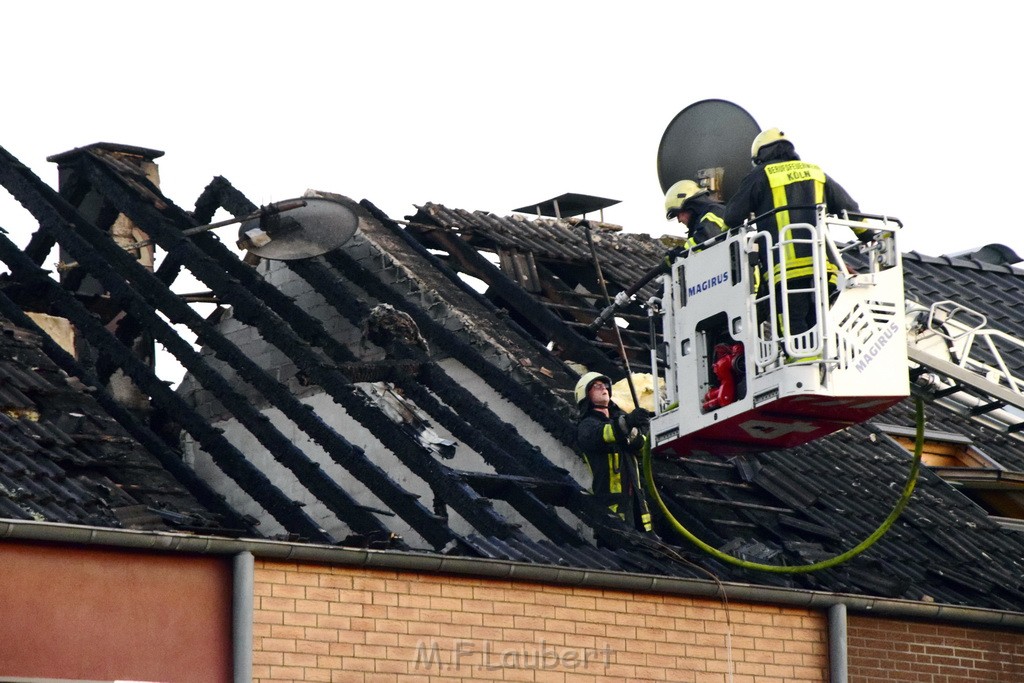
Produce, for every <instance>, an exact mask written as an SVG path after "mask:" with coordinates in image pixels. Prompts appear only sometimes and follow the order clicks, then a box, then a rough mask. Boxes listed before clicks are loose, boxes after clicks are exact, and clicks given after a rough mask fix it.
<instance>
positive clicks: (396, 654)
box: [253, 560, 828, 683]
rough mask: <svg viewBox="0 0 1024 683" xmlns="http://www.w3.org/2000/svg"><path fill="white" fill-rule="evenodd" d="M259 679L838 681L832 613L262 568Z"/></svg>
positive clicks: (389, 574)
mask: <svg viewBox="0 0 1024 683" xmlns="http://www.w3.org/2000/svg"><path fill="white" fill-rule="evenodd" d="M255 593H256V596H255V625H254V636H255V637H254V649H255V653H254V669H253V678H254V680H257V681H286V680H287V681H360V682H363V681H365V682H370V681H424V680H428V679H429V680H440V681H466V682H469V681H478V680H515V681H538V682H543V681H552V682H557V683H582V682H584V681H591V680H602V681H623V682H625V681H644V680H655V681H683V682H687V681H689V682H694V683H697V682H700V683H725V681H727V680H730V679H729V678H728V674H729V672H730V669H731V672H732V673H733V678H732V679H731V680H733V681H735V683H753V681H755V680H756V681H758V683H782V682H783V681H786V682H787V683H791V682H799V681H824V680H826V679H827V651H828V646H827V635H826V619H825V615H824V614H822V613H816V612H812V611H809V610H803V609H788V608H779V607H771V606H764V605H749V604H739V603H730V604H729V605H728V607H726V605H725V604H723V603H722V602H721V601H719V600H705V599H692V598H686V597H679V596H669V595H635V594H632V593H627V592H621V591H613V590H600V589H593V588H572V587H565V586H552V585H542V584H536V583H519V582H510V581H492V580H483V579H473V578H468V577H453V576H438V575H432V574H416V573H399V572H394V571H373V570H366V569H360V568H351V567H331V566H324V565H296V564H294V563H279V562H269V561H263V560H257V562H256V586H255Z"/></svg>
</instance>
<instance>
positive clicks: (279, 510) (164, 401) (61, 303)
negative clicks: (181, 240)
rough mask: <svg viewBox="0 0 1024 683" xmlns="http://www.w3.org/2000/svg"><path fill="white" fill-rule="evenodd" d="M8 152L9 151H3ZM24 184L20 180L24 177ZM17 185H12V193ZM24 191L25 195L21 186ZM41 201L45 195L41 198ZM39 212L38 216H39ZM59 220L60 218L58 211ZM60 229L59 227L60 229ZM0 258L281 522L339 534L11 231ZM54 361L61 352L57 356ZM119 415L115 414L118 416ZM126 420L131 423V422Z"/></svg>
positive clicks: (2, 177)
mask: <svg viewBox="0 0 1024 683" xmlns="http://www.w3.org/2000/svg"><path fill="white" fill-rule="evenodd" d="M0 156H5V155H0ZM5 161H7V160H6V159H5V158H0V182H2V183H3V184H4V186H5V187H7V188H8V189H9V190H11V187H12V184H9V183H11V180H12V179H11V177H10V176H9V175H8V171H9V170H10V166H9V165H8V164H6V163H3V162H5ZM19 184H20V183H19ZM13 193H14V191H13V190H12V194H13ZM19 195H20V196H21V197H25V196H26V195H24V194H22V193H21V192H20V190H19ZM38 201H40V202H41V201H42V200H38ZM26 206H27V207H29V208H30V211H33V213H35V212H36V211H41V210H44V207H45V209H50V210H52V207H49V206H47V205H45V204H40V205H38V206H37V204H36V202H35V201H33V200H32V198H29V199H28V202H27V204H26ZM37 217H38V216H37ZM54 220H55V221H60V220H61V219H59V218H56V217H54ZM55 234H58V231H55ZM0 258H2V259H3V260H4V262H5V263H6V264H7V265H8V266H9V267H10V268H11V271H12V273H13V274H14V275H15V276H16V277H18V278H19V279H22V280H23V281H28V282H36V283H37V284H38V286H40V287H45V288H47V289H49V290H50V291H52V293H53V298H54V305H55V310H56V311H57V312H58V313H59V314H61V315H62V316H64V317H66V318H68V319H69V320H71V322H72V323H73V324H74V325H75V326H76V327H77V328H78V329H79V331H80V332H81V333H82V334H83V335H84V336H85V337H86V339H88V340H89V341H90V342H91V343H93V344H94V345H97V346H98V347H99V348H101V349H102V350H103V352H105V353H108V354H113V355H115V356H116V357H117V358H118V360H119V361H120V363H121V365H122V367H123V368H124V370H125V373H126V374H127V375H128V376H129V377H130V378H131V379H132V380H133V381H134V382H136V384H137V385H138V386H139V387H140V388H142V389H143V390H145V391H147V393H148V394H149V396H150V397H151V399H152V400H153V402H154V403H155V404H156V405H158V406H161V407H162V408H164V409H166V410H168V411H170V412H173V413H174V414H175V415H176V416H177V417H178V419H179V420H180V422H181V424H182V426H183V427H184V429H185V431H186V432H188V433H189V434H190V435H192V436H193V437H194V438H195V439H196V440H197V441H198V442H199V443H200V444H201V445H202V447H203V448H204V449H205V450H206V452H207V453H209V454H210V456H211V457H212V458H213V460H214V462H215V463H216V464H217V466H218V467H220V468H221V470H222V471H224V473H225V474H227V475H228V476H229V477H230V478H231V479H232V480H234V481H235V482H237V483H238V484H239V486H241V487H242V488H243V489H245V490H246V491H249V492H250V494H249V495H250V496H252V497H253V499H254V500H256V502H257V503H259V504H260V505H261V506H262V507H263V508H264V509H265V510H267V512H269V513H270V514H271V515H272V516H273V517H274V518H275V519H276V520H278V521H279V522H280V523H281V525H282V526H284V527H285V528H286V529H288V530H289V531H292V532H294V533H298V534H300V535H302V536H304V537H306V538H310V539H311V540H316V541H319V542H324V543H333V542H334V539H333V538H332V537H331V536H330V535H328V534H327V533H326V532H325V531H324V530H323V529H322V528H320V526H319V525H318V524H316V523H315V522H314V521H313V520H312V519H311V518H309V517H308V516H307V515H306V514H305V513H304V512H303V511H302V510H301V509H300V508H298V507H297V506H296V505H295V504H294V501H292V500H290V499H289V498H287V497H286V496H285V495H284V494H283V493H282V492H281V491H280V490H279V489H278V488H277V487H276V486H274V484H273V483H272V482H271V481H270V480H269V479H268V478H267V477H266V476H265V475H264V474H263V473H262V472H260V471H259V470H258V469H256V468H255V467H253V466H252V464H251V463H249V461H248V460H247V459H246V458H245V456H244V455H243V454H242V453H241V452H240V451H238V449H236V448H235V447H234V446H233V445H232V444H231V443H230V442H229V441H228V440H227V439H226V438H224V436H223V434H222V433H221V431H220V430H217V429H215V428H213V427H211V426H210V425H209V424H208V423H207V422H206V421H205V420H204V419H203V418H201V417H200V416H199V415H198V414H197V413H196V412H195V411H194V410H193V409H192V408H191V407H189V406H188V404H187V403H185V401H184V400H183V399H182V398H181V397H180V396H178V395H177V394H176V393H175V392H174V391H172V390H171V389H170V388H169V387H168V386H167V385H166V384H165V383H164V382H163V381H162V380H160V379H159V378H158V377H156V376H155V375H154V374H153V373H152V371H151V369H150V368H149V367H148V366H146V365H145V364H144V363H142V361H140V360H139V359H138V357H136V356H135V354H134V353H132V352H131V351H130V350H129V349H128V348H126V347H125V346H124V345H122V344H121V343H120V342H118V341H117V340H116V338H114V337H113V336H112V335H110V333H109V332H107V330H106V329H104V328H103V326H102V325H101V324H100V323H99V322H98V321H97V320H96V319H95V318H94V317H93V316H92V314H91V313H90V312H89V311H87V310H86V309H85V308H84V307H83V306H82V305H81V304H80V303H79V302H78V301H76V300H75V298H74V297H73V296H72V295H71V294H69V293H68V292H67V291H65V290H64V289H62V288H61V287H60V286H59V285H58V284H57V283H56V282H54V281H53V280H51V279H50V278H49V277H48V276H47V275H46V273H45V272H44V271H43V270H42V269H40V268H38V266H36V265H35V264H34V263H33V262H32V261H31V260H30V259H29V258H28V257H27V256H26V255H25V254H23V253H22V252H21V250H20V249H18V247H17V246H16V245H14V244H13V243H11V242H10V241H9V240H8V239H7V238H6V237H3V236H2V235H0ZM54 360H55V362H57V361H59V360H60V357H59V356H58V357H57V358H54ZM115 417H116V416H115ZM122 425H123V426H124V427H125V428H126V429H128V428H130V427H131V423H128V424H125V423H122Z"/></svg>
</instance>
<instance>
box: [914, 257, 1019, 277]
mask: <svg viewBox="0 0 1024 683" xmlns="http://www.w3.org/2000/svg"><path fill="white" fill-rule="evenodd" d="M903 259H904V260H908V259H909V260H911V261H919V262H921V263H928V264H941V265H944V266H952V267H954V268H968V269H970V270H984V271H988V272H995V273H1006V274H1008V275H1014V276H1016V277H1024V269H1021V268H1018V267H1015V266H1013V265H996V264H993V263H986V262H984V261H978V260H977V259H971V258H959V257H955V256H929V255H927V254H922V253H921V252H918V251H908V252H904V253H903Z"/></svg>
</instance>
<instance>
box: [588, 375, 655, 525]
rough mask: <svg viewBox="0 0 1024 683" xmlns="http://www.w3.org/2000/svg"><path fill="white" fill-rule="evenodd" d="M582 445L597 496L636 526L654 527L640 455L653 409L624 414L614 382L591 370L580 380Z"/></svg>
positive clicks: (636, 410) (593, 489)
mask: <svg viewBox="0 0 1024 683" xmlns="http://www.w3.org/2000/svg"><path fill="white" fill-rule="evenodd" d="M575 396H576V405H577V406H579V410H580V419H579V422H578V423H577V425H576V449H577V450H578V451H579V453H580V454H581V455H582V456H583V458H584V460H586V463H587V466H588V467H589V468H590V472H591V474H593V476H594V481H593V484H592V486H591V491H592V492H593V494H594V496H595V497H596V498H597V499H598V500H599V501H601V502H602V503H603V504H604V505H606V506H607V507H608V509H609V510H611V511H612V512H613V513H614V514H616V515H618V516H619V517H620V518H622V520H623V521H625V522H626V524H627V525H629V526H630V527H632V528H634V529H637V530H639V531H647V532H649V531H651V530H652V528H653V527H652V524H651V512H650V508H649V507H648V505H647V499H646V497H645V496H644V492H643V487H642V486H641V484H640V467H639V465H638V462H637V455H638V454H639V452H640V450H641V449H642V448H643V445H644V440H645V439H646V436H645V432H646V430H647V426H648V424H649V422H650V413H648V412H647V411H646V410H644V409H643V408H636V409H635V410H633V412H631V413H626V412H624V411H623V410H622V409H621V408H619V407H618V406H617V405H615V403H614V402H613V401H612V381H611V379H609V378H608V376H607V375H602V374H601V373H599V372H588V373H586V374H585V375H583V376H582V377H580V380H579V382H577V383H576V390H575Z"/></svg>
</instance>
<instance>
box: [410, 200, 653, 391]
mask: <svg viewBox="0 0 1024 683" xmlns="http://www.w3.org/2000/svg"><path fill="white" fill-rule="evenodd" d="M418 208H419V210H418V212H417V213H416V214H415V215H413V216H410V217H409V220H408V222H407V223H406V225H407V228H408V231H409V232H410V233H411V234H412V235H415V236H416V238H417V239H418V240H419V241H420V242H421V243H422V244H423V245H424V246H426V247H429V248H431V249H434V250H438V251H440V252H441V253H443V254H444V259H445V262H446V263H447V265H448V266H449V267H451V268H453V269H455V270H456V271H458V272H461V273H465V274H467V275H471V276H473V277H476V278H478V279H480V280H482V281H483V282H484V283H486V285H487V290H486V296H487V297H488V298H489V299H490V300H491V301H492V302H493V303H494V304H495V305H496V306H498V307H500V308H503V309H505V310H507V311H508V312H509V316H510V317H511V318H512V320H514V321H515V322H516V323H518V324H519V325H521V326H522V327H523V328H525V329H526V330H527V331H529V333H530V334H531V335H532V336H534V337H535V338H536V339H538V340H539V341H541V342H542V343H545V344H547V343H550V344H551V345H552V346H553V348H554V349H555V351H556V353H558V354H559V356H560V357H562V358H564V359H565V360H568V361H572V362H574V363H577V364H579V365H582V366H584V367H586V368H587V369H589V370H595V371H598V372H602V373H604V374H607V375H609V376H611V377H613V378H618V377H621V376H622V374H623V371H622V369H621V368H622V363H621V360H620V354H619V351H618V341H617V339H616V337H615V335H614V330H609V329H608V328H602V329H600V330H598V331H596V332H595V331H594V330H591V329H590V324H591V323H593V322H594V320H595V318H597V316H598V314H600V312H601V311H602V310H603V309H604V308H605V307H606V305H607V304H608V303H610V302H609V300H607V299H605V294H606V293H607V294H608V296H609V297H611V298H614V297H615V295H616V294H618V293H619V292H623V291H625V290H627V289H629V288H630V287H631V286H632V285H633V284H634V283H636V282H637V281H638V280H639V279H640V277H641V276H642V275H644V274H645V273H646V272H648V271H649V270H651V269H652V268H654V267H656V266H657V265H658V263H659V261H660V259H661V258H663V257H664V254H665V245H664V244H662V243H660V242H658V241H656V240H652V239H651V238H649V237H648V236H646V235H636V234H629V233H624V232H621V228H620V227H619V226H614V225H608V224H604V223H598V222H583V221H581V220H578V219H574V218H570V219H558V218H540V217H538V218H536V219H533V220H530V219H528V218H526V217H525V216H522V215H515V216H511V217H501V216H496V215H494V214H491V213H487V212H481V211H476V212H472V213H471V212H468V211H463V210H459V209H449V208H447V207H445V206H442V205H439V204H429V203H428V204H425V205H423V206H421V207H418ZM588 232H589V236H588ZM591 246H593V251H592V250H591ZM484 253H490V254H493V255H494V256H495V257H496V260H497V261H498V264H499V265H498V266H495V265H493V264H492V263H491V261H490V260H488V259H487V258H486V257H485V256H484V255H483V254H484ZM595 254H596V256H597V263H595V260H594V255H595ZM599 272H600V274H601V275H603V277H604V283H603V284H604V286H603V287H602V282H601V281H600V279H599V277H598V273H599ZM659 294H660V291H659V290H658V288H657V286H656V285H655V284H650V285H648V286H646V287H644V288H643V289H641V290H640V291H639V292H638V293H637V296H636V300H635V302H634V303H633V304H632V305H630V306H627V307H625V308H623V309H622V310H621V311H619V312H618V314H617V318H618V319H619V321H620V323H621V324H620V329H619V333H620V335H621V336H622V341H623V345H624V347H625V349H626V352H627V354H628V356H629V359H630V366H631V368H632V369H633V371H634V372H650V348H651V335H650V329H649V325H648V319H647V315H646V313H645V312H644V311H643V310H642V309H641V307H640V305H639V304H640V302H644V301H646V300H647V299H648V298H649V297H651V296H658V295H659Z"/></svg>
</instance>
